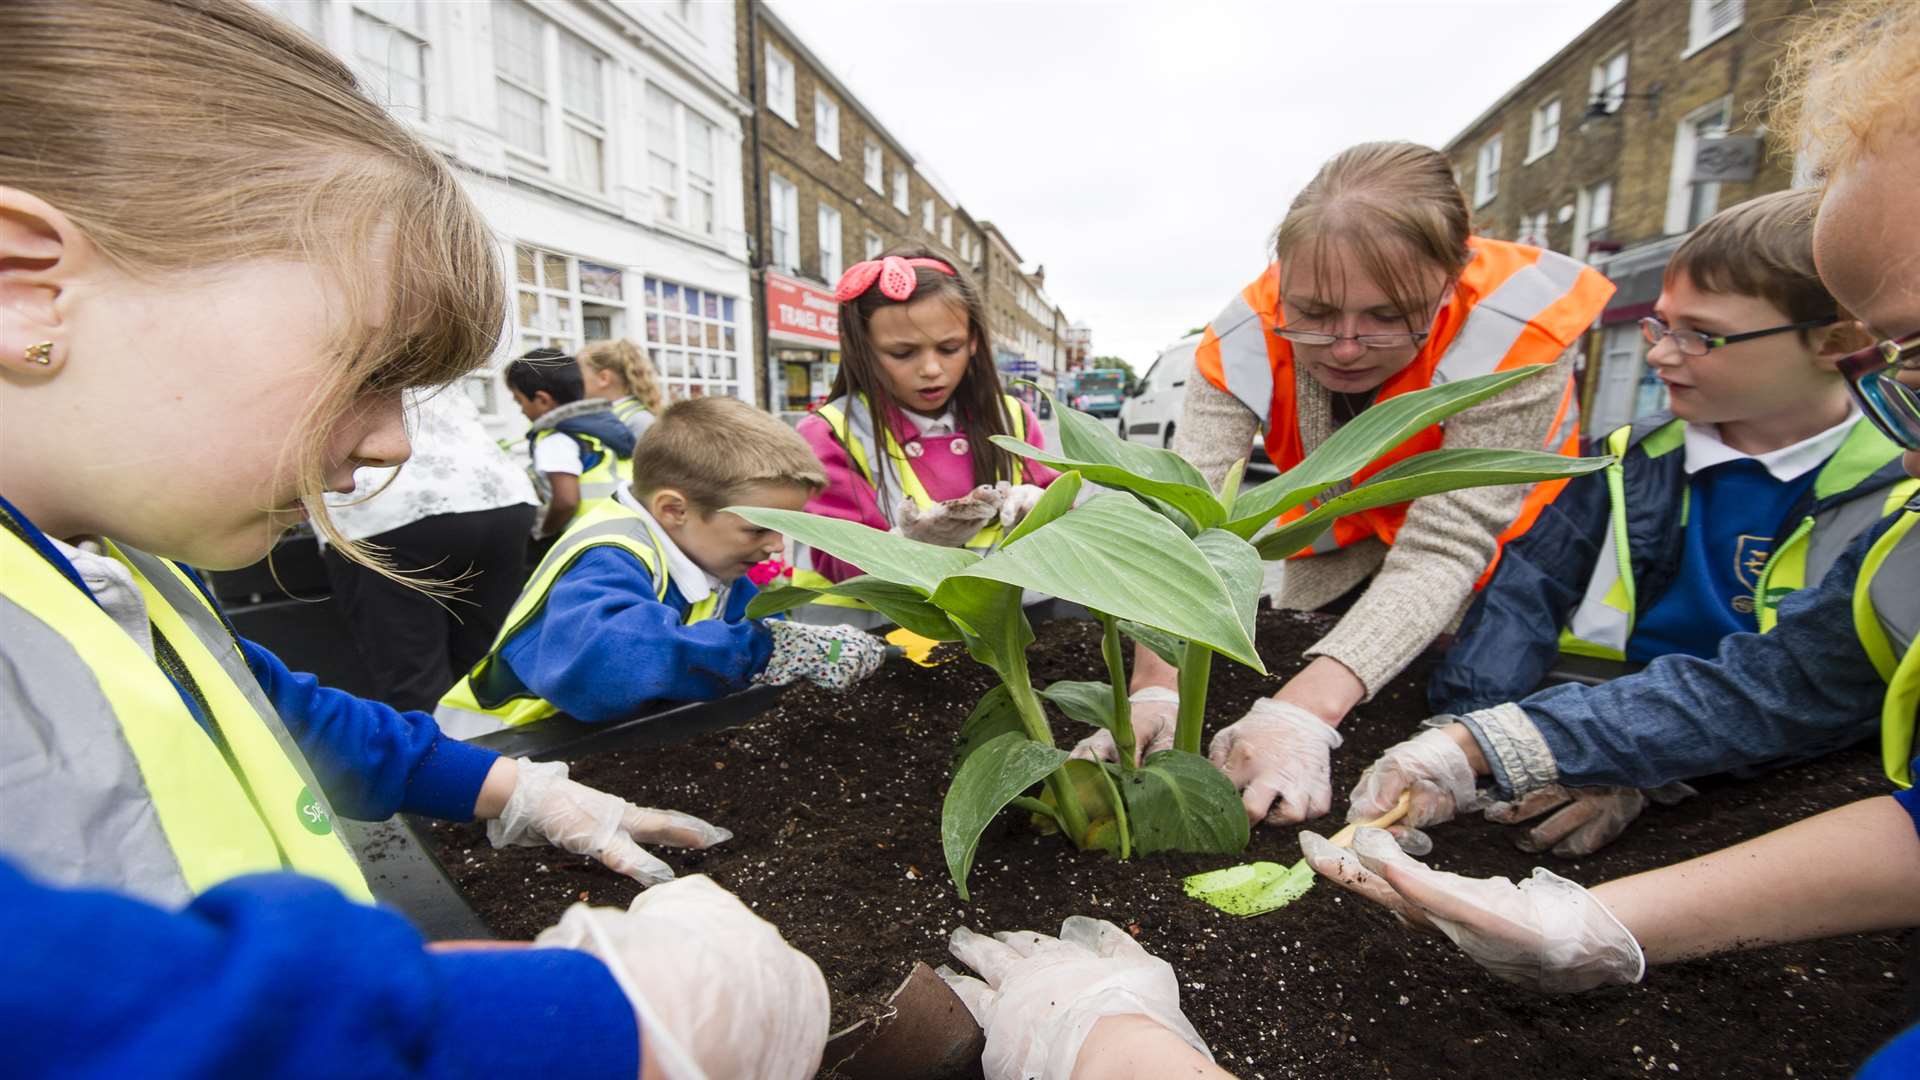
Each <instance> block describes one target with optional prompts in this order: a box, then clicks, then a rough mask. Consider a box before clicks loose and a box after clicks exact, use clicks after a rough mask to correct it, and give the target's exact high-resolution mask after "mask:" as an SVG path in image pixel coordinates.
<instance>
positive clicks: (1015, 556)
mask: <svg viewBox="0 0 1920 1080" xmlns="http://www.w3.org/2000/svg"><path fill="white" fill-rule="evenodd" d="M974 578H986V579H990V580H994V581H1001V582H1005V583H1007V584H1008V585H1015V586H1019V587H1021V588H1026V589H1033V590H1034V591H1036V592H1042V593H1045V594H1047V595H1048V596H1055V597H1059V598H1060V599H1062V600H1069V601H1072V602H1074V603H1077V604H1081V605H1084V606H1085V607H1088V608H1090V609H1092V610H1094V611H1098V612H1103V613H1105V614H1108V615H1112V616H1114V617H1116V618H1120V619H1128V620H1131V621H1133V622H1137V623H1141V624H1144V625H1146V626H1150V627H1154V628H1155V629H1159V630H1163V631H1166V632H1167V633H1171V634H1178V635H1179V636H1181V637H1184V638H1187V639H1188V640H1191V641H1198V642H1201V643H1203V644H1205V645H1206V646H1207V647H1208V648H1210V649H1213V650H1215V651H1217V652H1221V653H1224V654H1226V655H1227V656H1230V657H1232V658H1233V659H1235V660H1238V661H1240V662H1241V663H1243V664H1246V665H1247V666H1248V667H1251V668H1253V669H1254V670H1256V671H1261V672H1264V671H1265V670H1266V668H1265V667H1264V666H1263V665H1262V664H1261V663H1260V657H1259V656H1258V655H1257V654H1256V653H1255V652H1254V649H1253V638H1252V637H1251V636H1250V635H1249V634H1248V633H1247V631H1246V628H1244V627H1243V626H1241V624H1240V620H1239V618H1238V617H1237V614H1236V610H1235V606H1234V600H1233V597H1232V596H1231V595H1229V593H1228V590H1227V586H1226V584H1225V583H1224V582H1222V581H1221V580H1220V575H1219V574H1218V573H1217V572H1216V571H1215V570H1214V569H1213V566H1212V564H1211V563H1209V562H1208V561H1207V557H1206V555H1205V554H1204V553H1202V552H1201V550H1200V549H1199V548H1197V547H1195V546H1194V542H1193V541H1192V540H1190V539H1188V538H1187V535H1186V534H1185V533H1183V532H1181V531H1180V530H1179V529H1178V528H1176V527H1175V526H1174V525H1173V523H1172V522H1170V521H1168V520H1167V519H1166V518H1164V517H1161V516H1160V515H1159V514H1156V513H1154V512H1153V511H1151V510H1149V509H1147V508H1146V507H1145V506H1142V505H1141V504H1140V502H1139V500H1137V499H1135V498H1133V497H1132V496H1130V495H1126V494H1122V493H1120V492H1106V493H1104V494H1101V495H1098V496H1096V497H1094V498H1093V499H1091V500H1089V501H1088V502H1086V503H1085V504H1083V505H1081V506H1078V507H1075V508H1074V510H1073V512H1072V513H1070V514H1066V515H1064V516H1062V517H1060V518H1059V519H1057V520H1055V521H1054V522H1053V523H1052V524H1051V525H1048V526H1047V527H1046V528H1045V529H1043V530H1041V531H1039V532H1036V533H1035V534H1034V535H1033V537H1032V538H1031V539H1029V540H1027V541H1026V542H1024V543H1020V544H1015V545H1013V546H1012V547H1008V548H1003V549H1001V550H1000V551H998V552H996V553H994V554H993V555H991V556H988V557H987V558H985V559H982V560H981V561H980V562H979V563H978V564H977V565H975V566H972V567H969V568H967V569H965V570H963V571H960V572H958V573H956V574H955V575H954V576H952V577H950V578H948V579H947V582H946V584H944V585H943V586H942V589H943V592H942V593H941V594H939V595H936V597H935V600H934V602H935V603H937V604H939V605H940V606H941V607H943V608H947V609H948V610H949V611H952V610H953V608H952V606H951V605H949V604H948V603H947V601H946V599H945V595H946V594H945V592H944V590H945V589H946V588H947V587H948V586H950V585H952V584H953V583H955V582H960V581H966V580H970V579H974ZM955 614H956V616H957V615H958V613H957V612H956V613H955Z"/></svg>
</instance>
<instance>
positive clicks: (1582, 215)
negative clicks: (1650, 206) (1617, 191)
mask: <svg viewBox="0 0 1920 1080" xmlns="http://www.w3.org/2000/svg"><path fill="white" fill-rule="evenodd" d="M1612 224H1613V181H1611V180H1602V181H1601V182H1599V183H1597V184H1595V185H1593V186H1592V187H1589V188H1583V189H1582V190H1581V192H1580V195H1579V197H1578V198H1577V199H1575V201H1574V211H1573V247H1572V254H1573V257H1574V258H1576V259H1584V258H1586V257H1587V255H1588V253H1589V252H1590V251H1591V250H1592V246H1593V242H1594V241H1595V240H1600V239H1604V238H1605V237H1606V235H1607V229H1608V228H1609V227H1610V226H1611V225H1612Z"/></svg>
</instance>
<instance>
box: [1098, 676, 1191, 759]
mask: <svg viewBox="0 0 1920 1080" xmlns="http://www.w3.org/2000/svg"><path fill="white" fill-rule="evenodd" d="M1127 700H1128V701H1129V702H1131V703H1132V708H1131V709H1129V710H1128V711H1129V712H1130V714H1131V715H1132V716H1133V763H1134V764H1135V765H1138V764H1140V763H1141V762H1142V761H1145V760H1146V759H1147V756H1148V755H1149V754H1156V753H1159V752H1160V751H1162V750H1171V749H1173V735H1174V732H1175V730H1176V729H1178V727H1179V726H1180V692H1179V691H1177V690H1170V689H1168V688H1167V687H1164V686H1143V687H1141V688H1140V689H1138V690H1135V691H1134V692H1133V693H1131V694H1129V695H1127ZM1073 756H1074V757H1077V758H1084V759H1086V760H1088V761H1114V762H1117V761H1119V760H1120V751H1119V749H1118V748H1117V747H1115V745H1114V742H1113V732H1111V731H1108V730H1106V729H1104V728H1102V729H1101V730H1099V731H1096V732H1094V733H1093V734H1091V735H1089V736H1087V737H1086V738H1084V739H1081V740H1080V741H1079V742H1077V743H1075V744H1074V747H1073Z"/></svg>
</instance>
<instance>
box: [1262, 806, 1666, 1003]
mask: <svg viewBox="0 0 1920 1080" xmlns="http://www.w3.org/2000/svg"><path fill="white" fill-rule="evenodd" d="M1300 850H1301V852H1302V853H1303V854H1305V855H1306V857H1307V862H1308V863H1309V864H1311V865H1312V867H1313V868H1314V869H1315V870H1316V871H1318V872H1319V873H1320V874H1321V875H1322V876H1324V877H1327V878H1331V879H1332V880H1333V881H1335V882H1337V883H1338V884H1340V885H1341V886H1342V887H1344V888H1346V889H1349V890H1351V891H1353V892H1356V893H1359V894H1360V895H1361V896H1364V897H1366V898H1367V899H1369V900H1372V901H1374V902H1375V903H1377V904H1380V905H1382V906H1383V907H1385V908H1387V909H1388V910H1390V911H1392V912H1393V913H1394V914H1396V915H1398V916H1400V918H1401V919H1402V920H1404V921H1405V922H1407V923H1408V924H1410V925H1412V926H1414V927H1416V928H1418V929H1422V930H1438V931H1439V932H1440V933H1442V934H1445V935H1446V936H1447V937H1448V938H1449V939H1450V940H1452V942H1453V943H1454V944H1455V945H1458V946H1459V947H1460V949H1461V951H1463V952H1465V953H1466V954H1467V955H1468V956H1470V957H1472V958H1473V961H1474V963H1476V964H1479V965H1480V966H1481V967H1483V968H1486V969H1487V970H1488V971H1490V972H1492V973H1493V974H1494V976H1495V977H1497V978H1500V979H1503V980H1505V981H1507V982H1510V983H1514V984H1516V985H1519V986H1524V987H1526V988H1528V989H1530V990H1544V991H1546V992H1548V993H1563V992H1566V991H1572V990H1588V989H1591V988H1593V987H1596V986H1604V985H1606V984H1608V983H1637V982H1639V981H1640V978H1641V976H1643V975H1644V974H1646V970H1647V959H1646V956H1645V954H1643V953H1642V952H1641V951H1640V943H1639V942H1638V941H1635V940H1634V937H1633V934H1632V933H1630V932H1629V931H1628V930H1627V928H1626V927H1625V926H1622V925H1621V924H1620V920H1619V919H1617V918H1615V917H1614V916H1613V913H1612V912H1610V911H1608V910H1607V909H1606V906H1605V905H1604V904H1602V903H1600V901H1599V900H1598V899H1596V898H1595V897H1594V895H1593V894H1592V893H1590V892H1588V891H1587V890H1585V889H1583V888H1581V887H1580V886H1579V885H1577V884H1575V883H1574V882H1571V881H1568V880H1567V879H1566V878H1563V877H1561V876H1560V875H1558V874H1555V873H1553V872H1552V871H1550V870H1547V869H1546V868H1544V867H1535V868H1534V871H1533V876H1532V877H1531V878H1529V879H1527V880H1526V881H1523V882H1521V883H1520V884H1518V885H1515V884H1514V883H1513V882H1511V881H1508V880H1507V879H1506V878H1470V877H1462V876H1461V875H1459V874H1449V873H1446V872H1444V871H1440V870H1434V869H1431V868H1429V867H1426V866H1423V865H1421V864H1420V863H1419V862H1418V861H1416V860H1415V859H1414V858H1413V857H1412V856H1410V855H1408V854H1407V853H1405V852H1403V851H1401V850H1400V847H1399V845H1397V844H1395V843H1394V840H1393V837H1391V836H1389V835H1388V834H1387V833H1386V831H1385V830H1383V829H1361V830H1360V831H1359V832H1358V833H1356V834H1355V835H1354V838H1353V850H1351V851H1348V850H1347V849H1345V848H1339V847H1335V846H1334V845H1332V844H1331V843H1328V842H1327V841H1326V840H1325V839H1323V838H1321V837H1320V836H1317V835H1315V834H1314V833H1311V832H1302V833H1301V834H1300Z"/></svg>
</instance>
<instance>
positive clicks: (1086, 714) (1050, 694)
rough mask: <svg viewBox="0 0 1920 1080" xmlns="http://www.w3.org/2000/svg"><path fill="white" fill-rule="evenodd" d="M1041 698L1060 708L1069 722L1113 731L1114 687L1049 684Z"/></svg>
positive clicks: (1101, 683) (1091, 683) (1101, 684)
mask: <svg viewBox="0 0 1920 1080" xmlns="http://www.w3.org/2000/svg"><path fill="white" fill-rule="evenodd" d="M1040 696H1041V697H1043V698H1046V699H1047V700H1048V701H1051V702H1053V703H1054V704H1055V705H1057V706H1059V708H1060V711H1061V712H1063V713H1066V714H1067V718H1068V719H1069V720H1078V721H1079V722H1081V723H1083V724H1092V725H1093V726H1094V727H1097V728H1102V729H1104V730H1106V731H1109V732H1111V731H1112V730H1113V687H1112V686H1110V685H1108V684H1106V683H1103V682H1066V681H1062V682H1056V683H1048V684H1047V688H1046V689H1044V690H1042V691H1040Z"/></svg>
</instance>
